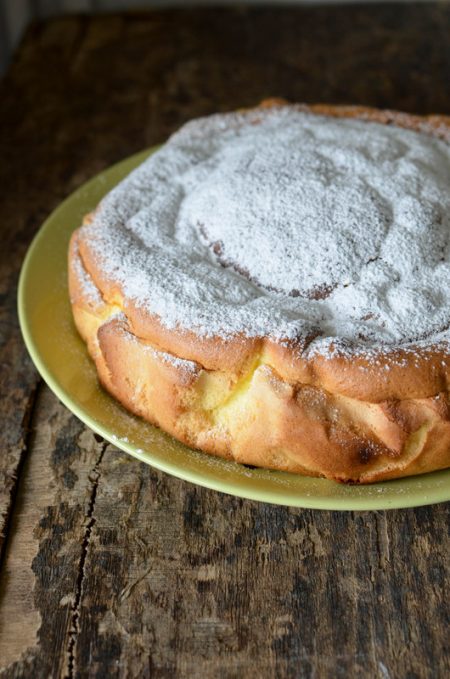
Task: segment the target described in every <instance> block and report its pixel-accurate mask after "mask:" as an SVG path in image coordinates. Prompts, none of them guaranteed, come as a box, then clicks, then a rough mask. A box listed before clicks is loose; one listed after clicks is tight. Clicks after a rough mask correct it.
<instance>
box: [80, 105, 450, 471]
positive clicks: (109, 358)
mask: <svg viewBox="0 0 450 679" xmlns="http://www.w3.org/2000/svg"><path fill="white" fill-rule="evenodd" d="M264 105H276V103H274V102H267V103H266V104H264ZM302 108H304V109H305V110H309V111H312V112H316V113H321V114H326V115H332V116H347V117H348V116H354V117H358V118H364V119H370V120H374V121H377V122H381V123H386V124H389V123H392V122H393V123H395V124H396V125H399V126H403V127H408V128H410V129H419V130H424V129H426V130H427V131H428V132H429V133H432V134H436V135H437V136H441V135H442V134H443V132H442V130H443V129H444V128H445V129H446V130H447V133H448V130H450V119H449V118H444V117H442V116H429V117H428V118H422V117H419V116H410V115H407V114H401V113H395V112H391V111H377V110H374V109H368V108H364V107H332V106H325V105H316V106H304V107H302ZM69 271H70V280H69V283H70V292H71V300H72V307H73V312H74V318H75V322H76V325H77V327H78V329H79V332H80V334H81V336H82V337H83V339H84V340H85V341H86V342H87V344H88V348H89V352H90V354H91V356H92V358H93V360H94V361H95V363H96V366H97V370H98V373H99V377H100V379H101V381H102V383H103V384H104V386H105V387H106V388H107V389H108V391H110V392H111V393H112V394H113V395H114V396H115V397H116V398H117V399H118V400H119V401H120V402H121V403H122V404H123V405H124V406H125V407H126V408H128V409H129V410H131V411H132V412H134V413H136V414H138V415H140V416H142V417H144V418H145V419H147V420H149V421H150V422H153V423H155V424H157V425H158V426H160V427H161V428H163V429H164V430H165V431H167V432H169V433H170V434H172V435H173V436H175V437H176V438H178V439H180V440H181V441H183V442H185V443H187V444H188V445H191V446H194V447H198V448H200V449H202V450H205V451H207V452H210V453H213V454H215V455H220V456H222V457H227V458H230V459H235V460H236V461H238V462H244V463H247V464H253V465H257V466H261V467H267V468H271V469H282V470H288V471H292V472H298V473H304V474H309V475H314V476H325V477H328V478H332V479H336V480H339V481H353V482H363V483H366V482H373V481H378V480H382V479H388V478H395V477H399V476H406V475H411V474H417V473H423V472H426V471H432V470H435V469H441V468H445V467H448V466H450V420H449V407H448V404H449V399H448V389H449V380H450V357H449V356H448V353H447V352H445V351H443V350H441V349H440V348H439V347H436V346H433V345H430V346H429V347H425V348H422V347H418V348H416V350H415V351H411V348H410V347H409V348H408V349H402V348H396V349H395V350H391V351H386V352H379V353H378V354H377V355H376V356H375V357H374V355H373V353H372V354H371V355H370V357H368V356H364V355H363V354H361V353H358V354H356V355H353V356H349V355H348V354H346V353H343V352H342V353H340V352H339V351H338V349H337V350H336V351H335V352H334V353H333V354H331V355H330V356H327V357H325V356H321V355H319V354H317V355H314V356H312V357H309V358H308V359H306V358H305V353H304V348H305V346H304V345H298V344H283V343H275V342H273V341H270V340H269V339H254V338H246V337H243V336H238V337H234V338H232V339H227V340H224V339H223V338H220V337H213V338H202V337H199V336H197V335H195V333H193V332H187V331H186V332H182V333H181V332H176V331H173V330H168V329H167V328H165V327H164V326H163V325H162V324H161V323H160V321H159V319H158V318H157V317H155V316H154V315H151V314H149V313H146V312H144V311H142V309H139V308H137V307H136V306H135V305H134V304H133V302H132V301H131V300H127V299H124V295H123V292H122V290H121V288H120V285H119V284H118V283H117V282H115V281H111V280H108V279H106V278H105V275H104V273H103V271H102V269H101V267H100V266H99V263H98V262H97V261H96V260H95V258H94V257H93V256H92V252H91V250H90V248H89V243H88V242H86V241H84V240H83V234H82V232H80V230H78V231H77V232H75V234H74V236H73V238H72V242H71V247H70V254H69ZM93 291H95V294H94V292H93ZM118 313H119V315H117V314H118ZM177 357H182V358H181V359H180V358H177Z"/></svg>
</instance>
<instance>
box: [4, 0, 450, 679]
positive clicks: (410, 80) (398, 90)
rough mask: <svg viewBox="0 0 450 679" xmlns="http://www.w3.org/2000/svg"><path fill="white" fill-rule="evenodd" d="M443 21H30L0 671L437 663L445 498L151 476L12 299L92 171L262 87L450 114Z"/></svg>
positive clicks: (438, 14) (12, 183) (198, 672)
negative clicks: (228, 487)
mask: <svg viewBox="0 0 450 679" xmlns="http://www.w3.org/2000/svg"><path fill="white" fill-rule="evenodd" d="M449 33H450V6H449V5H445V4H436V5H435V4H427V5H399V6H393V5H380V6H373V5H368V6H366V7H365V8H361V7H357V6H345V7H342V8H339V7H331V8H312V7H309V8H302V9H300V8H297V9H295V8H290V9H268V8H265V9H255V8H253V9H243V8H237V9H227V10H205V9H196V10H176V11H166V12H160V11H155V12H152V13H149V14H144V15H142V14H141V15H136V14H134V15H110V16H107V17H98V18H87V17H70V18H65V19H56V20H52V21H49V22H47V23H40V24H35V25H33V26H32V27H31V28H30V29H29V30H28V32H27V34H26V37H25V39H24V40H23V42H22V45H21V47H20V49H19V51H18V54H17V56H16V59H15V62H14V64H13V65H12V66H11V68H10V70H9V73H8V74H7V76H6V78H5V79H4V80H3V82H2V84H1V93H0V97H1V98H0V151H1V155H0V187H1V188H0V192H1V201H0V215H1V219H0V229H1V241H0V242H1V246H0V262H1V281H0V327H1V345H0V360H1V371H0V393H1V411H0V412H1V418H2V427H1V430H0V451H1V456H0V512H1V516H0V521H1V527H0V533H1V543H0V545H1V561H0V576H1V579H0V582H1V589H0V630H1V633H0V667H1V668H2V670H3V671H2V672H1V671H0V676H1V677H2V678H8V679H9V678H11V677H21V678H22V677H27V678H28V677H30V678H33V679H34V678H35V677H69V678H72V677H99V678H100V677H101V678H102V677H155V678H156V677H158V678H161V677H189V678H191V677H201V678H209V677H211V678H214V679H216V678H217V679H222V678H223V679H231V678H235V677H239V678H242V679H245V678H247V677H248V678H251V679H254V678H256V679H258V678H266V677H275V678H277V679H278V678H284V677H289V678H297V677H301V678H303V677H305V678H309V677H311V678H313V677H315V678H319V679H322V678H324V677H326V678H328V677H330V679H331V678H332V679H335V678H337V677H343V678H348V677H369V678H373V677H378V678H380V679H389V678H390V679H394V678H395V679H397V678H404V679H417V678H422V677H432V678H433V679H434V678H436V677H448V676H450V659H449V658H450V654H449V648H448V638H449V607H448V604H449V600H448V595H447V592H448V575H449V573H448V554H449V539H448V519H449V505H440V506H434V507H426V508H419V509H416V510H407V511H392V512H373V513H337V512H336V513H330V512H317V511H308V510H300V509H288V508H283V507H275V506H269V505H264V504H258V503H256V502H250V501H246V500H241V499H237V498H234V497H228V496H224V495H220V494H218V493H216V492H213V491H208V490H205V489H202V488H199V487H196V486H194V485H190V484H188V483H184V482H182V481H179V480H177V479H175V478H171V477H169V476H166V475H164V474H162V473H159V472H157V471H154V470H153V469H150V468H149V467H147V466H145V465H143V464H140V463H138V462H137V461H135V460H133V459H132V458H130V457H128V456H127V455H125V454H124V453H122V452H120V451H117V450H116V449H115V448H114V447H113V446H111V445H109V444H106V443H105V442H104V441H102V440H101V439H100V438H99V437H98V436H96V435H94V434H93V433H92V432H91V431H89V430H88V429H86V427H85V426H84V425H83V424H81V423H80V422H79V421H78V420H77V419H76V418H75V417H74V416H72V415H71V414H70V412H68V411H67V410H66V409H65V408H64V407H63V406H62V405H61V404H60V403H59V402H58V401H57V399H56V398H55V397H54V396H53V395H52V393H51V392H50V391H49V389H48V388H47V387H46V386H45V384H43V382H42V380H40V379H39V376H38V375H37V373H36V371H35V370H34V368H33V366H32V364H31V361H30V359H29V358H28V356H27V353H26V350H25V348H24V346H23V344H22V341H21V338H20V334H19V330H18V324H17V318H16V310H15V309H16V284H17V276H18V272H19V268H20V264H21V261H22V258H23V256H24V254H25V251H26V249H27V246H28V244H29V242H30V240H31V238H32V236H33V235H34V234H35V233H36V231H37V229H38V228H39V226H40V224H41V222H42V221H43V219H44V218H45V217H46V215H47V214H48V213H49V212H50V211H51V210H52V209H53V208H54V207H56V206H57V205H58V203H59V202H60V201H61V200H62V199H63V198H64V197H65V196H67V195H68V194H69V193H70V192H71V191H73V190H74V189H75V188H76V187H78V186H79V185H80V184H81V183H82V182H84V181H85V180H87V179H88V178H89V177H91V176H92V175H93V174H95V173H97V172H99V171H100V170H102V169H103V168H105V167H107V166H108V165H110V164H111V163H114V162H115V161H118V160H120V159H121V158H123V157H125V156H127V155H129V154H131V153H133V152H134V151H138V150H139V149H142V148H144V147H147V146H151V145H153V144H156V143H158V142H162V141H163V140H164V139H165V138H166V137H167V135H168V134H169V133H170V132H172V131H173V130H175V129H176V128H177V127H178V126H179V125H180V124H181V123H183V122H184V121H185V120H188V119H189V118H191V117H193V116H198V115H200V114H205V113H210V112H213V111H217V110H227V109H232V108H234V107H239V106H245V105H251V104H254V103H256V102H258V101H259V100H260V99H261V98H263V97H265V96H268V95H271V96H285V97H287V98H289V99H291V100H299V101H331V102H349V103H361V104H371V105H375V106H382V107H383V106H384V107H396V108H400V109H404V110H407V111H416V112H420V113H425V112H442V113H443V112H445V113H450V42H449V39H448V38H449ZM49 332H52V329H51V328H49ZM446 578H447V587H446Z"/></svg>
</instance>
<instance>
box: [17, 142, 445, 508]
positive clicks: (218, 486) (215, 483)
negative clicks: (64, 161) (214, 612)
mask: <svg viewBox="0 0 450 679" xmlns="http://www.w3.org/2000/svg"><path fill="white" fill-rule="evenodd" d="M157 148H158V146H153V147H150V148H147V149H144V150H141V151H139V152H137V153H134V154H132V155H130V156H127V157H125V158H123V159H122V160H121V161H119V162H117V163H114V164H112V165H110V166H108V167H106V168H105V169H103V170H102V171H100V172H99V173H97V174H96V175H94V176H93V177H91V178H90V179H88V180H87V181H86V182H84V183H83V184H82V185H80V186H79V187H78V188H77V189H75V191H73V192H72V193H70V194H69V195H68V196H67V197H66V198H65V199H64V200H62V201H61V202H60V203H59V204H58V205H57V207H56V208H55V209H54V210H52V212H51V213H50V214H49V215H48V216H47V218H46V219H45V221H44V222H43V223H42V225H41V226H40V228H39V229H38V231H37V232H36V234H35V235H34V237H33V239H32V240H31V242H30V244H29V245H28V248H27V252H26V255H25V257H24V260H23V262H22V266H21V270H20V275H19V282H18V290H17V309H18V319H19V326H20V330H21V333H22V337H23V340H24V343H25V346H26V348H27V350H28V353H29V354H30V357H31V359H32V361H33V363H34V365H35V367H36V369H37V371H38V373H39V374H40V376H41V378H42V379H43V380H44V381H45V383H46V384H47V385H48V387H49V388H50V389H51V391H52V392H53V393H54V394H55V395H56V396H57V398H58V399H59V400H60V401H61V402H62V403H63V404H64V406H65V407H66V408H67V409H68V410H69V411H70V412H72V413H73V414H74V415H75V416H76V417H77V418H78V419H80V420H81V421H82V422H83V423H84V424H85V425H87V426H88V427H89V428H90V429H92V430H93V431H94V432H95V433H97V434H99V435H100V436H102V437H103V438H104V439H106V440H107V441H109V442H110V443H111V444H113V445H114V446H115V447H116V448H119V449H121V450H122V451H124V452H126V453H127V454H129V455H131V456H132V457H134V458H135V459H137V460H139V461H141V462H144V463H146V464H148V465H149V466H151V467H154V468H156V469H158V470H160V471H163V472H165V473H167V474H170V475H172V476H175V477H177V478H179V479H181V480H183V481H188V482H190V483H194V484H197V485H199V486H202V487H205V488H209V489H212V490H215V491H218V492H221V493H225V494H229V495H234V496H236V497H241V498H244V499H248V500H253V501H259V502H265V503H268V504H274V505H280V506H287V507H296V508H304V509H317V510H322V511H378V510H389V509H407V508H413V507H420V506H427V505H432V504H437V503H441V502H447V501H449V500H450V469H447V470H445V469H444V470H439V471H436V472H432V473H431V474H434V475H438V476H444V477H445V476H448V479H446V480H447V484H445V483H443V484H438V485H436V487H435V488H432V490H431V491H428V492H427V495H426V496H425V495H424V496H423V497H422V498H417V497H416V494H415V493H413V495H412V497H411V496H410V493H405V492H402V493H399V494H398V497H395V496H394V497H393V496H392V495H390V496H389V498H387V497H384V496H383V494H382V493H380V495H379V496H376V495H375V494H372V495H369V494H368V495H367V496H364V495H361V492H362V493H364V491H361V489H362V488H364V486H363V485H358V486H355V488H358V491H359V494H358V495H355V497H351V496H348V497H331V496H325V495H324V496H322V495H317V494H316V495H314V494H311V495H305V493H304V492H299V496H298V498H297V497H293V491H292V490H290V491H289V492H288V493H287V494H286V497H283V495H282V493H281V492H278V493H275V491H270V492H269V491H265V490H262V489H258V488H257V487H252V486H251V484H248V485H246V486H245V487H244V488H241V486H240V485H239V484H237V483H236V482H234V484H233V482H232V481H223V480H222V481H221V480H220V479H215V478H214V476H212V475H206V476H205V477H203V476H202V475H200V474H198V473H197V472H196V471H195V470H189V469H180V468H179V467H178V466H177V465H176V464H175V463H172V462H170V460H164V461H161V460H160V459H159V458H156V459H155V458H154V457H152V453H151V450H149V451H142V452H140V449H137V448H136V446H134V445H133V444H131V443H129V442H126V441H124V440H122V439H120V438H118V437H116V436H115V435H114V433H112V432H111V431H110V430H109V429H108V428H107V427H106V426H104V425H103V424H101V423H99V422H97V421H96V420H95V418H93V417H92V416H91V415H90V414H89V412H88V411H86V410H84V409H83V408H82V407H79V406H78V405H77V404H76V403H75V402H74V401H73V400H72V399H71V396H70V393H68V392H67V390H66V388H65V387H64V386H63V385H61V384H60V383H59V382H58V379H57V377H55V376H54V375H53V374H52V371H51V369H50V368H48V367H47V366H46V364H45V360H44V359H43V358H42V356H41V354H40V351H39V347H38V346H37V342H36V341H35V339H34V338H33V333H32V330H31V327H30V322H29V319H28V315H27V313H26V309H25V307H26V285H27V281H28V276H29V270H30V266H31V263H32V262H33V259H34V258H35V257H36V251H37V250H38V248H39V246H40V244H41V241H43V240H45V238H46V237H48V236H49V234H51V233H52V228H55V225H56V223H57V219H58V216H59V214H60V213H63V212H64V210H65V209H67V208H68V207H69V205H70V204H71V203H72V202H76V201H77V200H78V199H79V198H80V195H81V194H82V193H83V192H86V191H87V190H88V189H89V188H90V187H92V186H93V185H94V184H96V183H98V182H99V180H100V181H101V178H103V177H105V175H107V176H108V175H112V174H113V173H114V172H117V171H119V172H121V171H122V169H123V167H124V166H125V165H127V166H128V165H131V166H132V169H133V168H134V167H136V166H137V165H138V163H139V162H141V161H143V160H144V159H145V158H146V157H147V156H149V155H150V154H151V153H154V152H155V151H156V150H157ZM125 174H126V173H124V176H125ZM119 181H120V180H119ZM104 183H105V186H106V189H105V193H107V192H109V191H110V190H111V188H112V187H108V186H107V181H106V182H104ZM103 195H105V194H103ZM107 396H108V397H109V398H111V399H112V400H113V401H114V402H115V403H117V404H118V402H117V401H116V400H115V399H113V397H112V396H110V395H109V394H107ZM118 405H120V404H118ZM142 422H143V423H145V420H142ZM150 426H152V425H150ZM204 454H205V455H207V454H206V453H204ZM149 458H150V459H149ZM216 461H217V462H218V464H219V465H220V463H221V462H222V463H224V464H225V461H224V460H221V459H220V458H216ZM227 463H228V464H229V462H227ZM236 464H237V463H236ZM248 471H249V474H248V475H247V474H246V476H248V477H249V478H251V472H252V470H248ZM266 471H267V470H266ZM277 473H279V474H288V472H277ZM291 476H294V475H292V474H291ZM426 476H428V477H429V476H430V475H429V474H426V475H423V476H416V477H414V476H411V477H403V478H402V479H399V480H395V479H394V480H391V481H384V482H380V483H378V484H370V487H372V488H373V487H380V488H381V487H382V488H384V487H385V484H395V482H396V481H403V482H405V481H406V482H407V481H408V480H410V481H411V483H412V484H414V479H418V480H420V479H423V478H424V477H426ZM308 478H309V477H308ZM314 481H315V482H320V481H321V479H314ZM323 481H327V480H326V479H323ZM331 483H333V482H331ZM280 487H281V486H280ZM411 492H412V491H411Z"/></svg>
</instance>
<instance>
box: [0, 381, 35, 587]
mask: <svg viewBox="0 0 450 679" xmlns="http://www.w3.org/2000/svg"><path fill="white" fill-rule="evenodd" d="M42 384H43V381H42V380H41V379H38V380H37V381H36V384H35V386H34V389H32V391H31V392H30V395H29V397H28V400H27V403H26V405H25V409H24V414H23V418H22V430H23V444H22V446H21V449H20V453H19V460H18V463H17V466H16V469H15V470H14V474H13V475H12V479H13V485H12V487H11V491H10V496H9V497H10V500H9V503H8V505H7V507H6V510H5V512H4V513H3V515H2V517H1V519H2V522H3V533H0V573H1V572H2V567H3V562H4V559H5V554H6V547H7V543H8V537H9V534H10V528H11V521H12V517H13V515H14V508H15V506H16V499H17V491H18V488H19V483H20V479H21V477H22V470H23V467H24V462H25V458H26V456H27V452H28V450H29V449H30V442H31V436H32V433H33V420H34V413H35V409H36V403H37V400H38V396H39V391H40V388H41V386H42Z"/></svg>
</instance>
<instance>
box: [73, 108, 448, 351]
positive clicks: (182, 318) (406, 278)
mask: <svg viewBox="0 0 450 679" xmlns="http://www.w3.org/2000/svg"><path fill="white" fill-rule="evenodd" d="M449 187H450V147H449V146H448V145H447V144H446V142H445V141H442V140H439V139H436V138H434V137H431V136H429V135H426V134H421V133H418V132H413V131H410V130H405V129H400V128H399V127H396V126H386V125H380V124H377V123H373V122H364V121H360V120H353V119H332V118H328V117H326V118H325V117H322V116H317V115H312V114H308V113H305V112H302V111H299V110H296V109H294V108H289V107H288V108H277V109H270V110H267V111H263V112H261V111H259V112H257V113H254V112H251V113H246V114H228V115H217V116H210V117H209V118H206V119H202V120H198V121H193V122H192V123H189V124H188V125H186V126H184V128H182V129H181V130H180V131H179V132H178V133H177V134H175V135H174V136H172V138H171V139H170V140H169V142H168V143H167V144H166V145H165V146H164V147H162V149H161V150H160V151H158V152H157V153H155V154H154V155H152V156H151V157H150V158H149V159H148V160H147V161H146V162H145V163H143V164H142V165H141V166H140V167H139V168H138V169H137V170H135V171H134V172H133V173H131V175H129V177H128V178H127V179H125V180H124V181H123V182H122V183H121V184H119V186H118V187H117V188H116V189H114V191H112V192H111V193H110V194H109V195H108V196H107V197H106V198H105V199H104V201H103V202H102V204H101V206H100V209H99V210H98V211H97V213H96V214H95V217H94V220H93V222H92V224H89V225H87V226H85V227H83V228H84V230H85V235H86V236H87V237H88V240H89V244H90V247H91V249H92V250H93V251H94V252H95V254H96V256H97V257H98V259H99V262H100V264H101V267H102V268H103V270H104V271H105V273H106V274H107V275H108V276H110V277H112V278H113V279H115V280H116V281H118V283H119V284H120V285H121V287H122V290H123V293H124V295H125V296H127V297H131V298H134V299H135V300H136V302H137V303H138V305H140V306H142V307H144V308H145V309H147V310H148V311H149V312H151V313H154V314H157V315H158V316H159V317H160V318H161V321H162V322H163V323H164V324H165V325H166V326H167V327H169V328H174V327H178V328H187V329H192V330H194V331H196V332H197V333H199V334H202V335H208V336H210V335H221V336H230V335H236V334H240V333H244V334H246V335H249V336H259V335H269V336H272V337H274V338H278V339H288V338H293V337H297V336H306V335H311V333H314V334H316V335H317V334H318V335H319V336H318V337H317V338H316V340H315V341H314V343H313V345H312V347H311V350H314V351H324V352H326V351H328V350H329V347H330V346H331V345H332V344H333V343H334V342H336V339H337V338H339V340H343V341H344V342H347V343H354V342H357V343H359V345H363V346H364V347H365V348H366V349H367V348H369V347H370V346H377V347H379V346H380V345H382V346H389V347H392V346H396V345H398V344H404V343H407V342H409V341H415V342H417V341H419V342H420V341H421V340H426V341H427V342H428V343H429V337H430V334H433V335H434V337H435V339H436V340H447V339H448V337H449V331H448V325H449V316H450V245H449V241H450V188H449Z"/></svg>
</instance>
